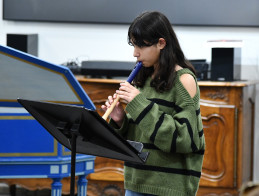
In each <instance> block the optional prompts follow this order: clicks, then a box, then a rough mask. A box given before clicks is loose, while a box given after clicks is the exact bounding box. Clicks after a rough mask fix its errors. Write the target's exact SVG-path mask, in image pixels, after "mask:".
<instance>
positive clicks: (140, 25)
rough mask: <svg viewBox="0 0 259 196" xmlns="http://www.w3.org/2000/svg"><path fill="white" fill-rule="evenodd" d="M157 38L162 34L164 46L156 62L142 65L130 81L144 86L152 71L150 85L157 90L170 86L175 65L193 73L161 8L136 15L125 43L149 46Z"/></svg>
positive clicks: (161, 90)
mask: <svg viewBox="0 0 259 196" xmlns="http://www.w3.org/2000/svg"><path fill="white" fill-rule="evenodd" d="M159 38H164V39H165V41H166V46H165V47H164V48H163V49H162V50H161V52H160V57H159V65H158V66H157V68H156V70H154V68H153V67H149V68H146V67H143V68H142V69H141V70H140V72H139V74H138V75H137V76H136V77H135V78H134V80H133V84H134V85H135V86H137V87H143V86H144V84H145V81H146V79H147V78H148V77H150V76H152V75H153V78H152V81H151V86H152V87H154V88H155V89H156V91H158V92H164V91H167V90H169V89H171V88H172V86H173V82H174V79H175V66H176V65H177V64H178V65H180V66H181V67H183V68H188V69H190V70H191V71H192V72H193V73H194V74H195V69H194V68H193V66H192V65H191V63H190V62H189V61H188V60H187V59H186V58H185V56H184V54H183V51H182V49H181V47H180V44H179V42H178V39H177V37H176V34H175V32H174V30H173V28H172V26H171V24H170V22H169V20H168V19H167V18H166V16H164V15H163V14H162V13H160V12H145V13H143V14H141V15H140V16H138V17H137V18H136V19H135V20H134V21H133V22H132V24H131V25H130V27H129V30H128V43H129V44H130V45H132V44H133V45H136V46H138V47H146V46H147V47H148V46H152V45H154V44H157V43H158V41H159Z"/></svg>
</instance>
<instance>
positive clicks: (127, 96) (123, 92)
mask: <svg viewBox="0 0 259 196" xmlns="http://www.w3.org/2000/svg"><path fill="white" fill-rule="evenodd" d="M120 85H121V86H120V88H119V90H117V91H116V93H117V94H118V95H119V96H120V98H121V99H123V100H125V101H126V102H127V103H129V102H131V101H132V100H133V99H134V98H135V97H136V96H137V95H138V94H139V93H140V91H139V90H138V89H136V88H135V87H134V86H132V85H131V84H130V83H128V82H124V83H121V84H120Z"/></svg>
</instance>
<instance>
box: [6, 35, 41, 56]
mask: <svg viewBox="0 0 259 196" xmlns="http://www.w3.org/2000/svg"><path fill="white" fill-rule="evenodd" d="M6 45H7V46H9V47H12V48H14V49H17V50H20V51H23V52H26V53H28V54H31V55H34V56H38V34H7V43H6Z"/></svg>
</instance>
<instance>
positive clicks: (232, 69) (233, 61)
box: [211, 48, 241, 81]
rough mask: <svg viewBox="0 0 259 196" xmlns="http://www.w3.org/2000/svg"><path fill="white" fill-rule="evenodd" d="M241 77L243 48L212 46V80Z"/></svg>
mask: <svg viewBox="0 0 259 196" xmlns="http://www.w3.org/2000/svg"><path fill="white" fill-rule="evenodd" d="M240 79H241V48H212V59H211V80H216V81H234V80H240Z"/></svg>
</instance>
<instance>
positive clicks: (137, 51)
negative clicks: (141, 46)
mask: <svg viewBox="0 0 259 196" xmlns="http://www.w3.org/2000/svg"><path fill="white" fill-rule="evenodd" d="M133 56H134V57H139V50H138V48H137V47H134V51H133Z"/></svg>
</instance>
